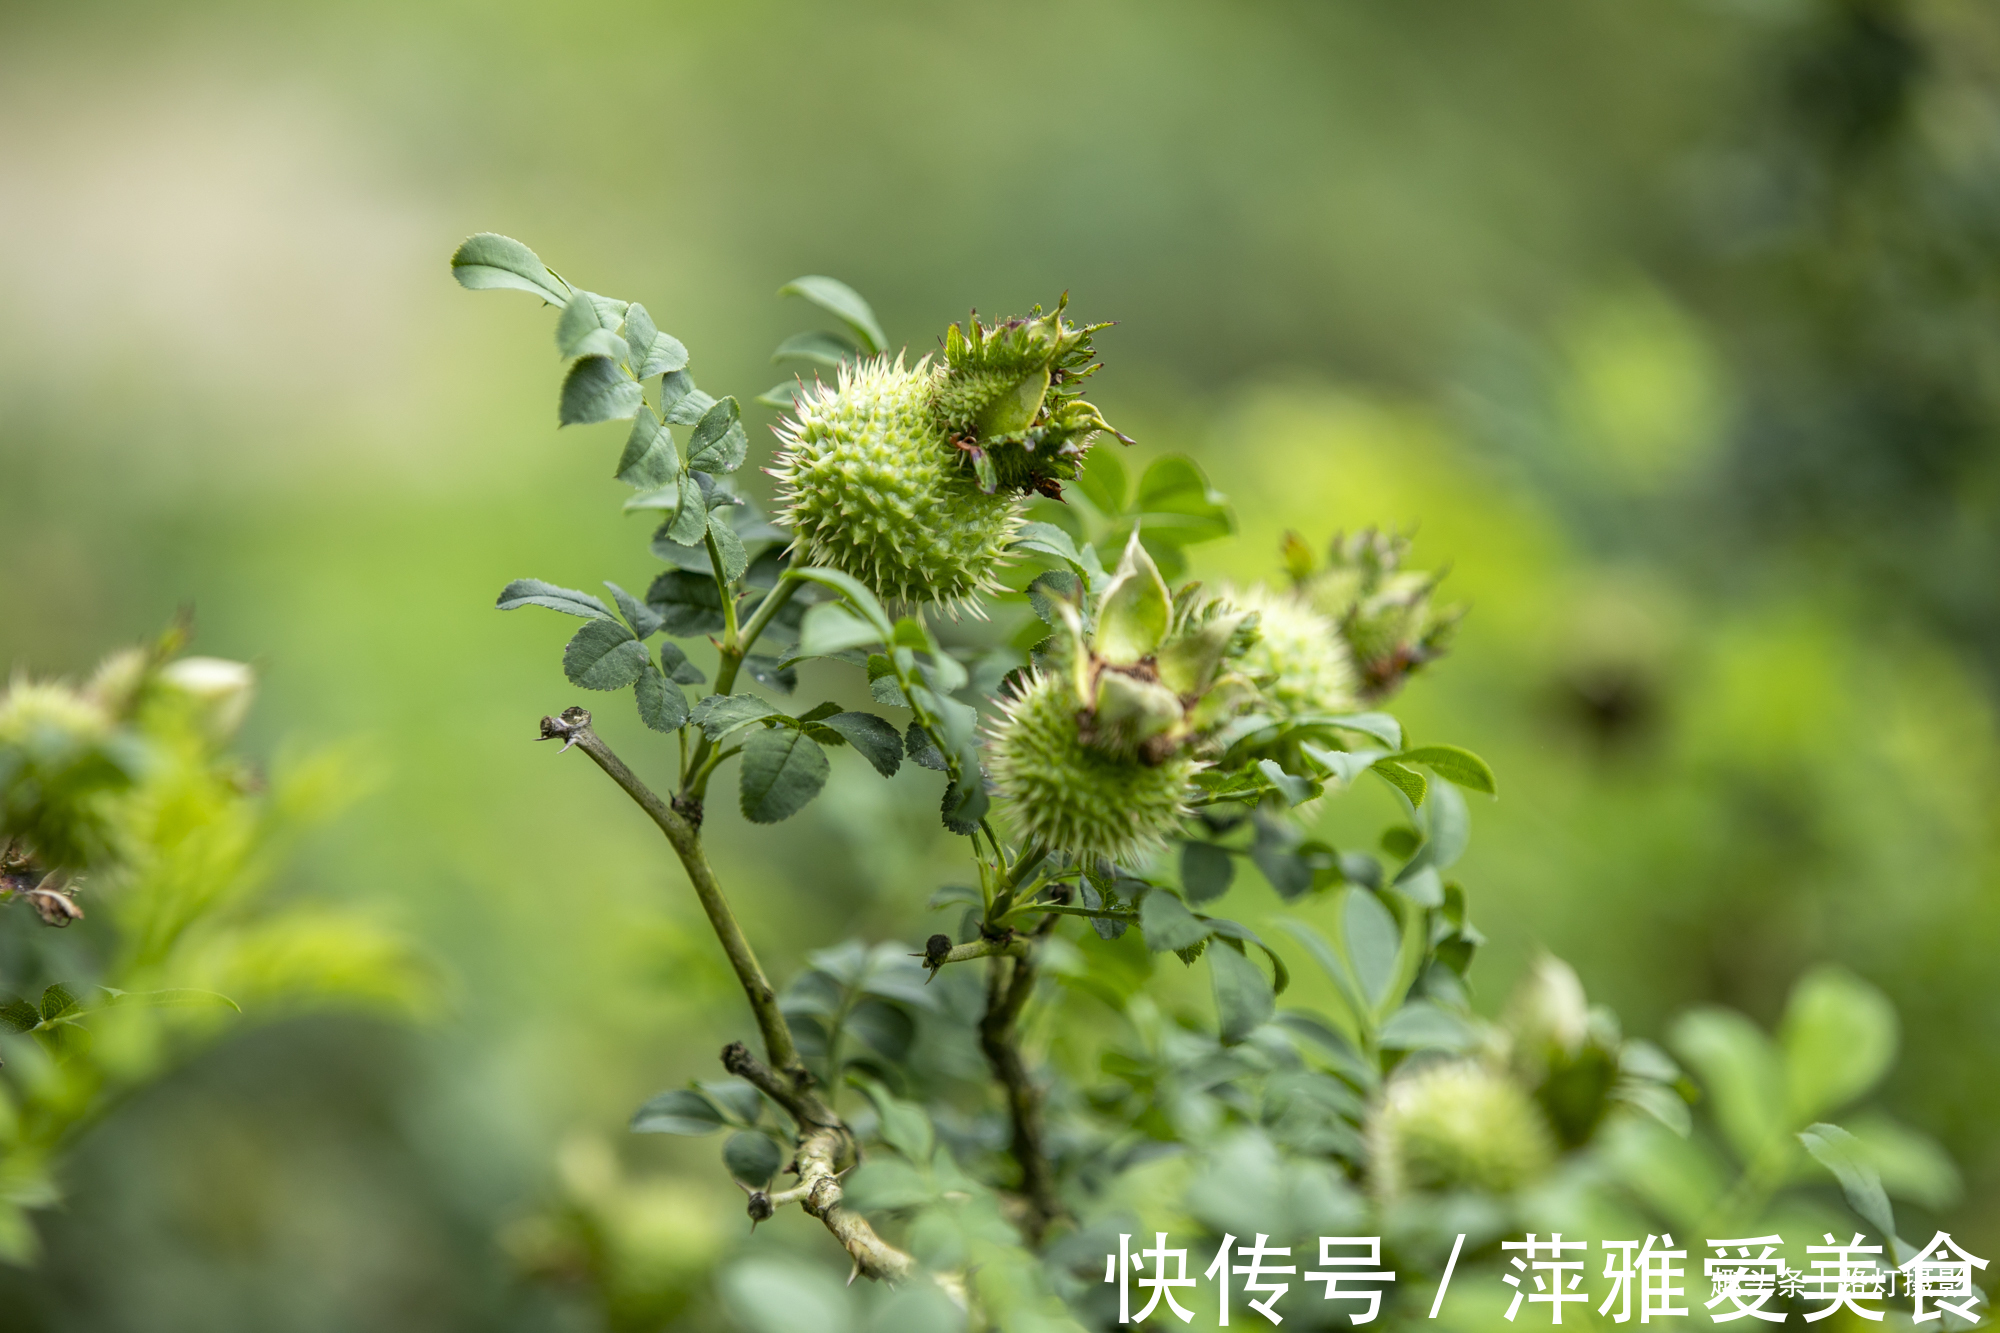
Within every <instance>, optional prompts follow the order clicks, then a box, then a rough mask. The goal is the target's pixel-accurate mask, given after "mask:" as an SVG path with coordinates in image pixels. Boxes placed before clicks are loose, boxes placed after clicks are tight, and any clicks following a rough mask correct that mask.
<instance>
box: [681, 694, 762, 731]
mask: <svg viewBox="0 0 2000 1333" xmlns="http://www.w3.org/2000/svg"><path fill="white" fill-rule="evenodd" d="M776 716H778V710H777V709H776V708H774V707H772V706H771V705H770V704H768V703H766V702H764V701H763V700H762V699H759V698H758V697H757V696H756V695H754V694H711V695H709V696H708V697H707V698H706V699H703V700H702V701H701V702H700V703H698V704H696V705H695V706H694V713H693V717H694V722H695V725H696V726H698V727H700V728H701V729H702V731H703V733H705V734H706V735H707V736H708V738H709V740H711V741H719V740H721V739H722V738H723V737H724V736H727V735H728V734H729V733H730V732H732V731H734V730H736V729H737V728H738V727H741V726H746V725H748V724H749V723H752V722H755V721H758V720H759V719H760V718H767V717H776Z"/></svg>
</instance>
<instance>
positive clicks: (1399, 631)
mask: <svg viewBox="0 0 2000 1333" xmlns="http://www.w3.org/2000/svg"><path fill="white" fill-rule="evenodd" d="M1409 548H1410V541H1409V538H1407V537H1403V536H1399V535H1396V534H1393V533H1385V532H1380V531H1378V530H1376V529H1374V528H1366V529H1364V530H1362V531H1360V532H1357V533H1355V534H1354V535H1353V536H1351V537H1350V536H1346V535H1336V536H1335V537H1334V539H1333V545H1332V549H1331V551H1330V552H1329V557H1330V558H1329V563H1328V566H1327V568H1326V569H1325V570H1324V571H1321V572H1319V573H1316V574H1315V573H1312V572H1311V569H1312V554H1311V552H1310V550H1308V549H1306V547H1305V544H1304V543H1303V542H1300V541H1298V539H1297V538H1296V537H1288V538H1287V541H1286V559H1287V563H1288V564H1289V565H1291V566H1292V570H1293V577H1294V578H1296V579H1298V580H1299V581H1300V587H1301V591H1302V592H1303V593H1304V594H1305V596H1306V597H1307V598H1308V599H1309V600H1310V601H1311V603H1312V605H1313V606H1314V607H1315V608H1316V609H1317V610H1319V611H1321V612H1323V613H1325V614H1326V615H1328V616H1330V617H1331V618H1332V619H1333V621H1334V623H1335V624H1337V625H1339V626H1340V632H1341V634H1342V635H1343V636H1344V637H1345V638H1346V639H1347V643H1348V647H1349V648H1350V650H1351V651H1352V653H1353V657H1354V663H1355V666H1356V668H1357V670H1358V673H1359V677H1360V689H1361V697H1362V698H1363V699H1364V700H1366V701H1367V702H1369V703H1375V702H1378V701H1380V700H1382V699H1386V698H1388V697H1389V696H1390V695H1392V694H1394V693H1395V692H1396V691H1397V690H1398V689H1400V688H1402V685H1403V681H1404V680H1405V679H1407V678H1408V677H1409V675H1410V673H1411V672H1413V671H1416V670H1417V669H1418V668H1420V667H1422V666H1423V665H1424V664H1425V663H1427V662H1431V661H1434V660H1435V659H1437V658H1439V657H1441V656H1443V655H1444V652H1445V649H1446V648H1447V647H1448V646H1449V645H1450V643H1451V636H1452V632H1453V631H1454V630H1455V629H1457V627H1458V618H1459V616H1460V614H1462V608H1459V607H1455V606H1447V607H1440V606H1438V605H1436V603H1435V602H1434V601H1433V600H1432V594H1433V593H1434V592H1435V591H1436V590H1437V585H1438V580H1439V579H1441V578H1442V577H1443V575H1442V574H1424V573H1418V572H1416V571H1414V570H1405V569H1404V568H1402V563H1403V557H1404V556H1405V555H1406V554H1408V552H1409Z"/></svg>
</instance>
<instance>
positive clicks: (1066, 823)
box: [988, 673, 1199, 864]
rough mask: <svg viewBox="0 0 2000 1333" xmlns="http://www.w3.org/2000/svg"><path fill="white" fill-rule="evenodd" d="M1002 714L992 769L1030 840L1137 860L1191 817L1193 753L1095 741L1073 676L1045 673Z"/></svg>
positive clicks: (1084, 855)
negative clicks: (1158, 754) (1154, 754)
mask: <svg viewBox="0 0 2000 1333" xmlns="http://www.w3.org/2000/svg"><path fill="white" fill-rule="evenodd" d="M1001 708H1002V710H1003V711H1002V716H1001V719H1000V721H999V723H998V724H997V725H996V726H995V727H994V728H993V732H992V737H991V743H990V745H989V747H988V767H989V769H990V770H991V772H992V774H993V780H994V782H995V783H997V784H998V786H999V788H1000V794H1001V797H1002V798H1003V799H1004V800H1005V801H1006V802H1007V805H1008V807H1009V808H1010V809H1011V811H1012V812H1013V818H1014V820H1015V821H1016V823H1017V824H1018V825H1019V826H1020V830H1021V832H1022V833H1023V834H1024V835H1026V837H1027V838H1028V839H1029V840H1031V841H1033V842H1037V843H1040V844H1041V845H1043V846H1045V847H1048V848H1051V849H1054V850H1058V851H1063V852H1068V853H1070V854H1071V855H1073V856H1076V857H1079V858H1081V859H1083V860H1085V861H1086V862H1087V861H1092V860H1096V859H1098V858H1103V859H1105V860H1109V861H1113V862H1124V863H1126V864H1130V863H1131V862H1132V861H1133V860H1134V859H1135V858H1137V857H1138V856H1140V855H1141V854H1142V853H1144V852H1146V851H1149V850H1151V849H1153V848H1155V847H1157V846H1159V845H1160V844H1161V843H1163V842H1164V841H1165V840H1166V839H1167V837H1168V835H1170V834H1171V833H1172V832H1173V831H1174V829H1175V827H1176V826H1177V825H1178V824H1179V823H1180V820H1181V818H1182V816H1184V815H1185V814H1186V813H1187V804H1186V801H1187V795H1188V782H1189V780H1190V779H1191V778H1192V777H1193V776H1194V773H1195V769H1196V768H1197V767H1199V765H1198V763H1197V761H1196V760H1195V759H1194V758H1193V756H1191V755H1189V754H1188V753H1187V752H1186V751H1184V750H1182V751H1176V752H1174V753H1171V754H1167V755H1165V756H1164V757H1162V758H1160V759H1159V761H1158V762H1155V763H1149V762H1146V760H1144V759H1142V758H1140V757H1138V756H1136V755H1130V754H1118V753H1113V752H1112V751H1110V750H1106V749H1102V748H1099V747H1098V746H1095V745H1091V744H1088V743H1086V742H1085V739H1084V736H1083V729H1082V714H1083V713H1084V712H1085V710H1084V709H1083V708H1082V707H1081V706H1080V705H1079V704H1078V701H1077V698H1076V693H1075V690H1074V689H1073V688H1072V687H1071V685H1070V683H1069V682H1068V681H1067V680H1064V679H1061V678H1060V677H1057V676H1053V675H1048V674H1043V673H1037V674H1036V675H1035V676H1033V677H1031V678H1030V679H1029V680H1028V682H1027V684H1026V685H1025V686H1024V687H1023V688H1022V690H1021V692H1020V693H1019V694H1016V695H1014V696H1013V697H1011V698H1008V699H1005V700H1003V701H1002V703H1001Z"/></svg>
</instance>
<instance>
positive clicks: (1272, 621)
mask: <svg viewBox="0 0 2000 1333" xmlns="http://www.w3.org/2000/svg"><path fill="white" fill-rule="evenodd" d="M1228 599H1229V601H1230V602H1232V603H1233V604H1234V605H1236V606H1239V607H1241V608H1242V609H1244V610H1245V611H1254V612H1256V613H1257V640H1256V642H1255V643H1253V644H1251V645H1250V647H1249V649H1248V651H1246V652H1245V653H1244V654H1243V657H1242V660H1241V663H1240V665H1239V668H1238V669H1239V670H1241V671H1242V672H1243V674H1244V675H1245V676H1247V677H1249V678H1250V679H1251V680H1252V681H1253V682H1254V683H1255V684H1256V685H1257V688H1258V692H1259V693H1261V694H1262V695H1263V696H1264V698H1265V699H1266V700H1267V701H1268V702H1269V703H1270V704H1271V705H1272V706H1273V707H1275V708H1277V709H1278V710H1279V711H1280V712H1281V713H1283V714H1285V715H1286V716H1291V717H1296V716H1300V715H1303V714H1308V713H1347V712H1352V711H1353V710H1354V708H1355V707H1356V705H1357V704H1358V702H1359V699H1360V680H1359V677H1358V676H1357V674H1356V672H1355V669H1354V660H1353V658H1352V657H1351V656H1349V654H1348V648H1347V643H1346V641H1345V639H1343V638H1342V637H1341V634H1340V631H1339V629H1338V628H1337V627H1336V626H1335V624H1334V622H1333V621H1331V620H1329V619H1328V618H1327V617H1325V616H1323V615H1321V614H1320V613H1319V612H1317V611H1315V610H1313V609H1312V608H1311V607H1310V606H1308V605H1306V604H1305V603H1304V602H1303V601H1301V600H1300V599H1299V598H1298V597H1296V596H1293V595H1292V594H1290V593H1283V592H1275V591H1273V590H1272V589H1270V588H1266V587H1263V586H1262V585H1259V586H1257V587H1253V588H1247V589H1245V590H1243V591H1241V592H1231V593H1229V594H1228Z"/></svg>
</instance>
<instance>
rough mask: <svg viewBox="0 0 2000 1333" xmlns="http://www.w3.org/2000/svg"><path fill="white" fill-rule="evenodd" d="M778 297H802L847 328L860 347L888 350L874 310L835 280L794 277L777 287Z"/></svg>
mask: <svg viewBox="0 0 2000 1333" xmlns="http://www.w3.org/2000/svg"><path fill="white" fill-rule="evenodd" d="M778 295H780V296H803V297H804V298H805V299H806V300H808V301H810V302H812V303H813V304H814V305H816V306H818V307H819V308H820V309H821V310H824V311H826V313H828V314H829V315H832V316H833V317H834V318H835V319H837V320H839V321H840V322H841V323H843V324H845V325H846V326H847V327H848V328H849V329H851V330H852V331H853V333H854V336H855V337H856V338H857V339H858V340H859V341H860V343H861V345H862V347H863V348H864V349H865V350H867V351H869V352H875V353H880V352H886V351H888V350H889V339H888V336H887V335H886V334H884V333H883V332H882V326H881V325H880V324H879V323H877V322H876V320H875V311H874V310H873V309H872V308H870V306H869V304H868V302H866V301H864V300H862V299H861V293H859V292H857V291H855V290H854V289H853V288H852V287H850V286H848V285H847V284H846V283H844V282H842V281H840V280H839V279H838V278H825V277H820V276H818V275H816V274H809V275H807V276H806V277H803V278H794V279H792V280H791V281H790V282H788V283H786V284H785V285H784V286H782V287H780V288H778Z"/></svg>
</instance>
